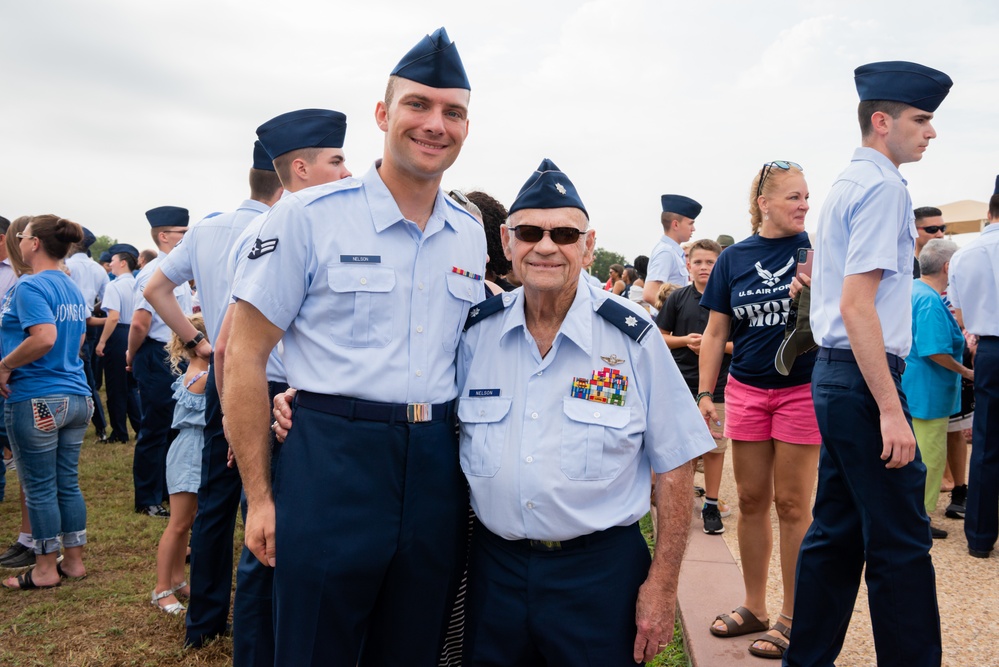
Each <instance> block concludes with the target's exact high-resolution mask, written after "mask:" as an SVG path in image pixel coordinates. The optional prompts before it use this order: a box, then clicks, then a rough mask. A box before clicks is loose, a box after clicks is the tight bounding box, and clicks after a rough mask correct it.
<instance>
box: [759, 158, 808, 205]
mask: <svg viewBox="0 0 999 667" xmlns="http://www.w3.org/2000/svg"><path fill="white" fill-rule="evenodd" d="M774 167H776V168H777V169H783V170H784V171H787V170H788V169H790V168H791V167H794V168H795V169H797V170H798V171H805V170H804V169H802V168H801V165H800V164H798V163H797V162H789V161H787V160H774V161H773V162H767V163H766V164H764V165H763V169H760V184H759V185H757V186H756V196H757V197H759V196H760V195H761V194H763V183H764V182H765V181H766V180H767V176H769V175H770V172H771V171H773V170H774Z"/></svg>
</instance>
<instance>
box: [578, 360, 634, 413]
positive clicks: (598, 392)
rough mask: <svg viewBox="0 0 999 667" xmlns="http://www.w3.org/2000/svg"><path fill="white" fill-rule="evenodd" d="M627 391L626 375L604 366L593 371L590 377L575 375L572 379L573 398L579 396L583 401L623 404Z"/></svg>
mask: <svg viewBox="0 0 999 667" xmlns="http://www.w3.org/2000/svg"><path fill="white" fill-rule="evenodd" d="M627 393H628V376H627V375H621V371H617V370H613V369H610V368H604V369H603V370H602V371H593V373H592V374H591V375H590V377H588V378H586V377H577V378H573V379H572V393H571V396H572V397H573V398H581V399H583V400H584V401H593V402H595V403H608V404H610V405H620V406H623V405H624V397H625V395H626V394H627Z"/></svg>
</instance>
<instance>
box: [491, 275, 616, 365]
mask: <svg viewBox="0 0 999 667" xmlns="http://www.w3.org/2000/svg"><path fill="white" fill-rule="evenodd" d="M523 291H524V288H523V287H521V288H518V289H517V290H515V291H514V293H515V294H517V297H518V298H517V303H515V304H513V306H512V307H511V308H509V309H508V310H507V311H506V314H505V315H504V319H503V328H502V333H501V334H500V339H502V338H503V337H505V336H506V335H507V333H509V332H510V331H513V330H514V329H517V328H522V329H523V330H524V333H525V335H526V334H527V320H526V315H525V314H524V304H525V299H524V294H523ZM599 307H600V304H599V303H596V302H595V301H594V300H593V299H592V298H591V295H590V285H589V283H588V282H586V281H585V280H583V277H582V276H580V277H579V279H578V280H577V282H576V297H575V298H574V299H573V300H572V305H571V306H569V312H568V313H566V315H565V319H564V320H562V324H561V325H559V328H558V333H557V334H556V335H555V341H553V343H552V347H553V348H554V347H555V345H556V344H557V342H558V339H559V338H560V337H565V338H568V339H569V340H571V341H572V342H573V343H575V344H576V346H577V347H579V349H581V350H582V351H583V352H585V353H586V354H591V353H592V350H593V328H592V327H593V316H592V314H591V311H595V310H596V309H597V308H599Z"/></svg>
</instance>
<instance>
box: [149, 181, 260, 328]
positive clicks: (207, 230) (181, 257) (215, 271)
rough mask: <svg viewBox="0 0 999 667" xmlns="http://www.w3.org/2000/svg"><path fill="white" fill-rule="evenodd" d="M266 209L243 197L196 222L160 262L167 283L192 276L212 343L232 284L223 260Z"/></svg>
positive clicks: (177, 281) (178, 281)
mask: <svg viewBox="0 0 999 667" xmlns="http://www.w3.org/2000/svg"><path fill="white" fill-rule="evenodd" d="M267 209H268V207H267V206H266V205H265V204H262V203H260V202H258V201H256V200H254V199H247V200H245V201H244V202H243V203H242V204H240V205H239V208H237V209H236V210H235V211H230V212H229V213H220V214H217V215H210V216H208V217H207V218H204V219H203V220H200V221H198V222H197V223H196V224H194V225H193V226H192V227H191V229H190V230H188V232H187V234H185V235H184V240H183V241H181V242H180V243H179V244H177V246H176V247H175V248H174V249H173V250H171V251H170V254H169V255H167V256H166V257H165V258H164V259H163V261H162V262H161V263H160V270H161V271H163V275H164V276H166V277H167V278H169V279H170V281H171V282H173V283H175V284H177V285H180V284H182V283H186V282H187V281H188V280H191V279H193V280H194V283H195V285H197V286H198V298H199V299H200V301H201V313H202V315H203V316H204V318H205V329H206V330H207V331H208V340H209V341H211V343H212V344H214V343H215V341H216V340H218V335H219V327H221V326H222V316H223V315H224V314H225V309H226V307H227V306H228V305H229V294H230V292H231V290H230V287H231V285H232V283H230V282H229V278H228V274H227V271H226V268H227V267H226V261H225V260H226V258H227V257H228V256H229V251H230V249H231V248H232V247H233V244H234V243H235V242H236V239H237V238H239V235H240V234H242V233H243V230H245V229H246V227H247V225H249V224H250V222H251V221H252V220H253V219H254V218H256V217H257V216H258V215H260V214H261V213H266V212H267Z"/></svg>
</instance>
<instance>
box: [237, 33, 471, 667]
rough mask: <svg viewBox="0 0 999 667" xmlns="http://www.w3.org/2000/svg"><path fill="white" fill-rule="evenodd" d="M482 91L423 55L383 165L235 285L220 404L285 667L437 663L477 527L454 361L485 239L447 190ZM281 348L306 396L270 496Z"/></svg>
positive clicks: (403, 76) (380, 109) (277, 240)
mask: <svg viewBox="0 0 999 667" xmlns="http://www.w3.org/2000/svg"><path fill="white" fill-rule="evenodd" d="M469 90H470V86H469V83H468V78H467V77H466V75H465V70H464V67H463V65H462V63H461V59H460V58H459V56H458V52H457V50H456V48H455V46H454V44H453V43H452V42H451V40H450V39H448V37H447V33H446V32H445V31H444V30H443V29H441V30H438V31H437V32H435V33H434V34H433V35H428V36H427V37H425V38H424V39H423V40H421V41H420V43H419V44H418V45H417V46H416V47H414V48H413V49H412V50H411V51H410V52H409V53H407V54H406V56H404V57H403V59H402V61H400V63H399V64H398V66H397V67H396V68H395V69H394V70H393V71H392V74H391V77H390V79H389V84H388V87H387V89H386V94H385V99H384V101H381V102H379V103H378V104H377V107H376V110H375V120H376V122H377V124H378V126H379V128H380V129H381V130H382V131H383V132H384V133H385V150H384V153H383V158H382V160H381V161H380V162H376V163H375V165H374V166H373V167H372V169H371V170H369V171H368V172H367V174H365V175H364V176H362V177H361V178H357V179H345V180H342V181H337V182H335V183H329V184H327V185H321V186H317V187H313V188H309V189H307V190H304V191H302V192H300V193H296V194H295V195H293V196H289V197H286V198H284V199H283V200H281V201H280V202H278V203H277V204H276V205H275V206H274V208H272V209H271V212H270V213H269V215H268V218H267V220H266V221H265V222H264V224H263V226H262V227H261V230H260V235H259V237H258V238H257V239H256V240H255V242H254V247H253V249H252V250H251V252H250V254H249V255H248V257H247V259H248V261H247V262H246V265H245V267H244V271H243V274H242V276H237V279H236V284H235V286H234V290H233V297H234V299H236V303H235V306H234V310H233V318H232V335H231V337H230V341H229V351H228V353H227V358H226V364H225V366H226V368H225V376H226V380H225V391H224V392H223V404H224V411H225V416H226V424H227V428H228V429H229V435H230V442H231V443H232V446H233V449H234V451H235V455H236V460H237V462H238V464H239V469H240V473H241V474H242V477H243V485H244V489H245V491H246V498H247V503H248V513H247V520H246V526H247V529H246V542H247V546H248V547H249V548H250V549H251V550H252V551H253V552H254V554H255V555H256V556H257V558H259V559H260V560H261V561H262V562H265V563H268V564H269V565H271V566H276V570H275V573H274V611H275V617H274V618H275V664H281V665H317V666H318V665H356V664H360V665H387V664H395V663H398V662H399V661H400V660H401V661H403V662H406V663H407V664H413V665H433V664H436V663H437V658H438V655H437V653H438V648H439V642H440V639H441V630H442V628H443V626H444V623H445V621H446V619H447V617H448V615H449V614H450V611H451V599H452V597H453V594H454V592H455V589H456V585H457V581H458V579H459V576H460V571H458V569H459V568H458V566H459V565H460V564H462V563H463V550H464V544H465V525H466V523H467V520H468V515H467V496H466V486H465V481H464V479H463V477H462V476H461V471H460V469H459V468H458V465H457V449H456V447H457V443H456V438H455V432H454V399H455V398H456V396H457V386H456V381H455V350H456V348H457V344H458V336H459V334H460V332H461V326H462V324H463V322H464V320H465V317H466V315H467V313H468V311H469V309H470V308H471V306H472V304H474V303H477V302H478V301H480V300H481V299H482V296H483V295H484V288H483V281H482V274H484V273H485V259H486V251H485V237H484V236H483V234H482V230H481V228H480V227H479V224H478V222H477V221H476V220H475V219H474V218H473V217H471V216H470V215H469V214H468V213H466V212H465V210H464V209H462V208H460V207H459V206H458V205H457V204H456V203H454V202H453V201H452V200H451V199H450V198H449V197H447V196H446V195H445V194H444V192H443V191H442V190H441V189H440V183H441V178H442V176H443V174H444V171H445V170H446V169H447V168H448V167H450V166H451V164H453V163H454V161H455V160H456V159H457V157H458V154H459V152H460V151H461V147H462V144H463V143H464V141H465V136H466V134H467V132H468V101H469ZM275 276H280V278H279V279H275V278H274V277H275ZM279 341H281V342H283V346H284V352H283V361H284V365H285V369H286V371H287V374H288V383H289V384H290V385H291V386H293V387H297V388H299V392H298V394H297V396H296V397H295V401H296V404H297V405H296V412H295V419H296V423H295V426H294V427H293V428H292V430H291V432H290V434H289V435H288V439H287V441H286V442H285V444H284V446H283V448H282V450H281V454H280V459H279V465H278V469H277V474H276V475H275V477H274V482H273V487H272V483H271V466H270V460H269V458H270V438H269V428H268V427H269V419H268V410H267V406H266V405H263V401H264V400H266V399H265V398H262V397H266V395H267V384H266V380H267V378H266V374H265V367H266V363H267V358H268V355H269V354H270V352H271V350H272V349H273V348H274V346H275V345H276V344H277V343H278V342H279ZM374 443H377V444H378V446H377V447H373V446H372V444H374ZM272 488H273V491H272ZM347 536H349V537H347ZM276 544H278V545H280V548H279V549H276V548H275V545H276Z"/></svg>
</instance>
